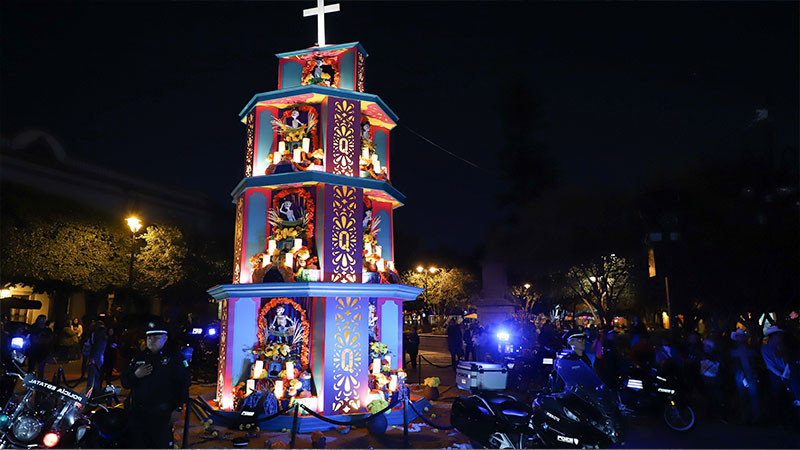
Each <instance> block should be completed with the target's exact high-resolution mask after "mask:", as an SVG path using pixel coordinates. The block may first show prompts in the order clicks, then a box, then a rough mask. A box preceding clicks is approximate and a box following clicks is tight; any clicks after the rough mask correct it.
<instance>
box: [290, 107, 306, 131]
mask: <svg viewBox="0 0 800 450" xmlns="http://www.w3.org/2000/svg"><path fill="white" fill-rule="evenodd" d="M303 125H305V124H304V123H303V122H301V121H300V111H298V110H296V109H293V110H292V118H291V119H289V126H290V127H292V128H300V127H302V126H303Z"/></svg>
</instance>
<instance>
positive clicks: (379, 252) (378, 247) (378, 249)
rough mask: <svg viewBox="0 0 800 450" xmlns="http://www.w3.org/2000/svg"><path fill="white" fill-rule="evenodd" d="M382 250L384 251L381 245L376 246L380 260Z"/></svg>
mask: <svg viewBox="0 0 800 450" xmlns="http://www.w3.org/2000/svg"><path fill="white" fill-rule="evenodd" d="M382 250H383V249H382V248H381V246H380V245H376V246H375V254H376V255H378V257H379V258H380V257H381V256H382Z"/></svg>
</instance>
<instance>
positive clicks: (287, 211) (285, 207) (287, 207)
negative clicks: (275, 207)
mask: <svg viewBox="0 0 800 450" xmlns="http://www.w3.org/2000/svg"><path fill="white" fill-rule="evenodd" d="M279 211H280V212H281V214H284V215H286V220H288V221H289V222H294V221H295V220H297V219H295V218H294V211H292V202H290V201H289V200H286V201H285V202H283V203H282V204H281V209H280V210H279Z"/></svg>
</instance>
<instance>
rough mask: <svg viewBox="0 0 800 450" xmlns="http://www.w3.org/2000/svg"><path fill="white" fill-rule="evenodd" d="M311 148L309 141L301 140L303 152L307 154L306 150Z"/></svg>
mask: <svg viewBox="0 0 800 450" xmlns="http://www.w3.org/2000/svg"><path fill="white" fill-rule="evenodd" d="M310 146H311V139H309V138H303V151H304V152H306V153H308V148H309V147H310Z"/></svg>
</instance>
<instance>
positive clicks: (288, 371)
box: [286, 361, 294, 380]
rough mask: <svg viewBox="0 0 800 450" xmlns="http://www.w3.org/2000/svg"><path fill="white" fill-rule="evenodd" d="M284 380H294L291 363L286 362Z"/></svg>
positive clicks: (292, 364)
mask: <svg viewBox="0 0 800 450" xmlns="http://www.w3.org/2000/svg"><path fill="white" fill-rule="evenodd" d="M286 378H288V379H290V380H291V379H293V378H294V363H293V362H291V361H286Z"/></svg>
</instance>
